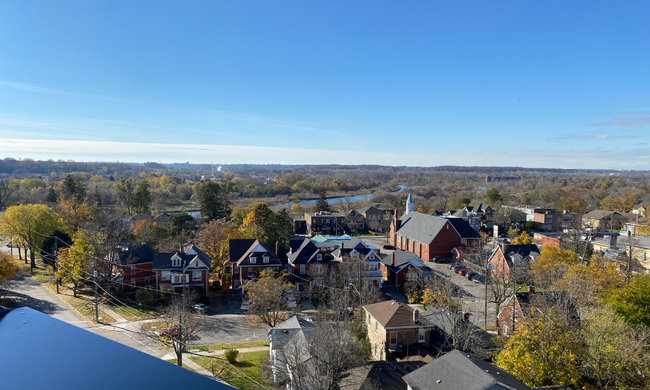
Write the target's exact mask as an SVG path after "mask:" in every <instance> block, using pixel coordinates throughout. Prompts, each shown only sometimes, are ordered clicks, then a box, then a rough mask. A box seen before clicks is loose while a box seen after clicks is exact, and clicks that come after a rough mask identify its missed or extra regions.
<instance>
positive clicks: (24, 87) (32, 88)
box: [0, 80, 119, 100]
mask: <svg viewBox="0 0 650 390" xmlns="http://www.w3.org/2000/svg"><path fill="white" fill-rule="evenodd" d="M0 87H8V88H12V89H16V90H19V91H27V92H34V93H41V94H48V95H60V96H72V97H84V98H89V97H91V98H98V99H108V100H119V99H117V98H114V97H110V96H103V95H95V94H90V93H81V92H71V91H64V90H60V89H52V88H45V87H41V86H38V85H34V84H25V83H17V82H14V81H7V80H0Z"/></svg>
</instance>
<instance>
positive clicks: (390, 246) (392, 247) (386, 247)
mask: <svg viewBox="0 0 650 390" xmlns="http://www.w3.org/2000/svg"><path fill="white" fill-rule="evenodd" d="M384 249H395V247H394V246H392V245H384Z"/></svg>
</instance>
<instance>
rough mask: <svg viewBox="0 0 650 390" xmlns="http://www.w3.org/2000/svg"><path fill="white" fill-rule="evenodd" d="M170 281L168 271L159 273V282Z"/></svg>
mask: <svg viewBox="0 0 650 390" xmlns="http://www.w3.org/2000/svg"><path fill="white" fill-rule="evenodd" d="M170 279H171V276H170V273H169V271H162V272H161V273H160V280H170Z"/></svg>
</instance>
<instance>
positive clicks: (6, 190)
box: [0, 177, 20, 210]
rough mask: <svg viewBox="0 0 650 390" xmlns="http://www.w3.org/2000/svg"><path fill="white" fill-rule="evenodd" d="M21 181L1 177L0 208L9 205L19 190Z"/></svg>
mask: <svg viewBox="0 0 650 390" xmlns="http://www.w3.org/2000/svg"><path fill="white" fill-rule="evenodd" d="M19 185H20V182H19V181H18V180H16V179H14V178H10V177H6V178H3V179H0V210H2V209H4V208H5V207H7V204H9V202H10V201H11V199H12V196H13V195H14V193H15V192H16V191H17V190H18V188H19Z"/></svg>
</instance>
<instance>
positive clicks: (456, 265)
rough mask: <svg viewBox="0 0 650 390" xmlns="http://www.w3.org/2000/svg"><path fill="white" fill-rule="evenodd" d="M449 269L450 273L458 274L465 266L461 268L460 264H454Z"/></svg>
mask: <svg viewBox="0 0 650 390" xmlns="http://www.w3.org/2000/svg"><path fill="white" fill-rule="evenodd" d="M450 268H451V270H452V271H454V272H458V271H460V270H461V269H465V266H463V265H462V264H454V265H452V266H451V267H450Z"/></svg>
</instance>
